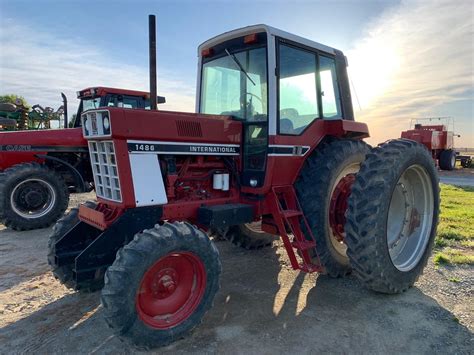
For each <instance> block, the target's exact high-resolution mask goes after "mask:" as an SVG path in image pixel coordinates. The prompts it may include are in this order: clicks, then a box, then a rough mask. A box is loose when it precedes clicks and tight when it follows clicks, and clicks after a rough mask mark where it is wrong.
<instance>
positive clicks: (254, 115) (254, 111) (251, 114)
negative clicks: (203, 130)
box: [200, 47, 268, 121]
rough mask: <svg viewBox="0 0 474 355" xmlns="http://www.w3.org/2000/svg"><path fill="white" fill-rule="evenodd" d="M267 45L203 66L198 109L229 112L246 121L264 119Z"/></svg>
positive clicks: (229, 55)
mask: <svg viewBox="0 0 474 355" xmlns="http://www.w3.org/2000/svg"><path fill="white" fill-rule="evenodd" d="M267 94H268V89H267V58H266V47H262V48H254V49H249V50H244V51H240V52H234V53H232V52H230V51H228V50H227V49H226V50H225V52H224V56H222V57H220V58H217V59H214V60H210V61H208V62H207V63H205V64H204V65H203V68H202V87H201V105H200V111H201V113H208V114H217V115H230V116H234V117H236V118H239V119H242V120H246V121H265V120H267Z"/></svg>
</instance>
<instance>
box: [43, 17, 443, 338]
mask: <svg viewBox="0 0 474 355" xmlns="http://www.w3.org/2000/svg"><path fill="white" fill-rule="evenodd" d="M150 20H151V21H150V38H151V41H150V43H151V45H150V48H151V50H150V53H151V56H150V58H151V68H152V70H151V73H153V72H154V70H153V69H154V60H153V59H154V51H153V46H154V32H155V29H154V17H151V18H150ZM198 54H199V72H198V81H197V96H196V110H197V113H183V112H167V111H160V112H158V111H155V110H154V109H155V107H153V105H152V109H153V110H151V111H144V110H134V111H127V110H124V109H121V108H117V107H110V108H108V107H99V108H97V109H93V110H88V111H85V112H83V114H82V116H81V118H82V120H83V122H88V124H89V125H90V127H93V129H92V130H89V129H86V124H83V133H84V137H85V139H86V140H87V142H88V146H89V152H90V156H91V164H92V172H93V175H94V181H95V187H96V194H97V201H98V202H97V203H88V204H85V205H81V206H80V207H79V208H78V209H75V210H73V211H72V212H71V214H69V215H68V216H66V217H65V218H64V219H62V220H61V221H59V222H58V224H57V225H56V227H55V229H54V232H53V234H52V236H51V239H50V244H49V257H48V259H49V263H50V265H51V267H52V270H53V273H54V274H55V276H56V277H57V278H58V279H59V280H60V281H61V282H62V283H64V284H66V285H67V286H69V287H73V288H75V289H79V290H95V289H99V288H102V287H103V289H102V305H103V307H104V314H105V318H106V321H107V323H108V324H109V325H110V326H111V327H112V329H113V330H114V331H115V332H116V333H117V334H119V335H120V336H123V337H124V339H127V340H130V341H131V342H133V343H135V344H138V345H140V346H143V347H153V346H161V345H165V344H169V343H170V342H172V341H174V340H176V339H179V338H181V337H183V336H184V335H186V334H187V333H188V332H189V331H190V330H192V329H193V328H194V327H196V326H197V325H198V324H199V323H200V322H201V319H202V317H203V316H204V314H205V313H206V312H207V311H208V310H209V309H210V308H211V306H212V303H213V299H214V296H215V295H216V293H217V291H218V289H219V277H220V274H221V263H220V260H219V253H218V251H217V249H216V247H215V246H214V244H213V243H212V242H211V240H210V239H209V237H208V236H207V235H206V233H205V231H209V230H218V231H219V232H220V233H222V234H223V236H225V237H229V233H231V235H233V236H234V237H232V238H230V239H232V241H235V240H238V241H241V240H242V238H235V233H244V234H248V231H249V229H250V226H249V224H251V223H257V224H258V225H259V230H255V229H254V230H252V232H253V233H268V234H270V235H279V236H280V237H281V238H282V240H283V243H284V247H285V249H286V251H287V253H288V256H289V259H290V262H291V266H292V267H293V268H294V269H295V270H301V271H302V272H324V273H327V274H329V275H330V276H332V277H339V276H344V275H346V274H348V273H350V272H351V271H354V272H355V273H356V275H358V276H359V277H360V278H361V280H362V281H363V282H364V283H365V285H366V286H367V287H368V288H370V289H372V290H375V291H378V292H382V293H389V294H392V293H400V292H403V291H405V290H407V289H408V288H409V287H411V286H412V285H413V284H414V282H415V281H416V279H417V278H418V276H419V275H420V274H421V272H422V270H423V268H424V266H425V264H426V262H427V259H428V257H429V254H430V251H431V247H432V245H433V242H434V237H435V234H436V227H437V223H438V213H439V187H438V177H437V171H436V169H435V165H434V163H433V160H432V157H431V154H430V153H429V152H428V151H427V150H426V149H425V147H424V146H423V145H422V144H420V143H417V142H415V141H413V140H407V139H397V140H391V141H388V142H385V143H384V144H381V145H380V146H378V147H376V148H373V149H372V148H370V147H369V146H368V145H367V144H366V143H365V142H364V141H363V139H364V138H366V137H368V136H369V133H368V128H367V126H366V125H365V124H364V123H360V122H356V121H354V114H353V110H352V103H351V93H350V90H349V80H348V77H347V71H346V65H347V63H346V58H345V56H344V55H343V53H342V52H341V51H339V50H337V49H334V48H331V47H328V46H325V45H322V44H320V43H316V42H313V41H310V40H307V39H304V38H301V37H298V36H295V35H292V34H289V33H286V32H283V31H280V30H277V29H275V28H272V27H269V26H265V25H256V26H250V27H245V28H241V29H238V30H234V31H231V32H227V33H224V34H222V35H219V36H217V37H214V38H212V39H210V40H208V41H206V42H204V43H203V44H201V45H200V46H199V50H198ZM150 83H151V85H150V86H151V96H152V97H154V96H156V94H155V93H156V87H155V86H154V85H153V83H154V75H153V74H152V75H151V78H150ZM131 122H133V124H131ZM245 238H246V239H247V240H249V238H252V235H249V234H248V235H247V236H246V237H245Z"/></svg>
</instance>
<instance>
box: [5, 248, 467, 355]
mask: <svg viewBox="0 0 474 355" xmlns="http://www.w3.org/2000/svg"><path fill="white" fill-rule="evenodd" d="M216 245H217V247H218V249H219V251H220V254H221V259H222V264H223V273H222V275H221V290H220V291H219V293H218V295H217V296H216V299H215V301H214V307H213V308H212V309H211V310H210V311H209V312H208V314H207V315H206V316H205V317H204V320H203V323H202V324H201V325H200V326H198V327H197V328H196V329H195V331H194V332H193V333H192V334H190V335H188V336H187V337H186V338H185V339H183V340H180V341H178V342H175V343H174V344H172V345H170V346H168V347H166V348H162V349H157V350H155V351H154V352H155V353H163V352H164V353H168V352H170V353H200V354H202V353H226V354H227V353H230V354H236V353H245V354H262V353H263V354H267V353H268V354H270V353H272V354H273V353H283V352H292V353H314V352H322V351H327V352H331V353H334V352H336V353H382V352H384V353H387V352H388V353H428V352H430V353H431V352H433V351H434V352H443V353H445V352H446V353H469V352H470V349H472V347H471V346H472V344H471V343H470V342H471V338H472V333H471V332H470V331H469V330H468V329H467V328H466V327H464V326H463V325H461V324H459V323H458V322H456V321H455V317H454V315H453V314H452V313H450V312H449V311H448V310H446V309H445V308H443V307H442V306H441V305H440V304H438V303H437V301H436V300H434V299H433V298H431V297H429V296H427V295H425V294H423V292H421V291H420V290H419V289H417V288H412V289H411V290H409V291H408V292H406V293H404V294H402V295H396V296H387V295H380V294H376V293H374V292H371V291H368V290H366V289H365V288H364V287H363V285H362V284H361V283H360V282H359V281H358V280H357V279H356V278H355V277H348V278H345V279H330V278H329V277H326V276H318V275H315V274H313V275H305V274H303V273H299V272H296V271H293V270H291V268H290V267H289V261H288V259H287V257H286V255H285V254H284V253H285V251H284V249H283V248H282V247H281V245H279V247H278V248H276V247H273V248H266V249H262V250H256V251H246V250H242V249H240V248H238V247H235V246H233V245H231V244H230V243H228V242H224V241H221V242H217V243H216ZM57 286H58V287H61V286H59V284H58V285H57ZM99 298H100V293H99V292H96V293H92V294H79V293H74V294H68V295H66V296H64V297H63V298H61V299H59V300H57V301H55V302H52V303H50V304H48V305H47V306H45V307H43V308H41V309H40V310H38V311H36V312H35V313H33V314H31V315H29V316H27V317H25V318H23V319H20V320H18V321H16V322H15V323H12V324H10V325H8V326H6V327H4V328H2V329H0V343H1V344H2V350H1V351H0V352H5V353H24V352H35V353H51V352H55V353H57V352H59V353H78V352H80V353H88V354H96V353H97V354H122V353H124V354H125V353H131V352H133V353H136V352H137V350H136V349H134V348H131V347H129V346H128V345H126V344H124V343H122V342H121V341H120V340H119V339H118V338H117V337H116V336H114V335H113V334H112V332H111V331H110V329H109V328H108V327H107V326H106V324H105V322H104V320H103V317H102V308H101V306H100V305H99V304H100V301H99Z"/></svg>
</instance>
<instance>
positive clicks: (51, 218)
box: [0, 163, 69, 231]
mask: <svg viewBox="0 0 474 355" xmlns="http://www.w3.org/2000/svg"><path fill="white" fill-rule="evenodd" d="M68 203H69V192H68V189H67V185H66V183H65V182H64V180H63V179H62V177H61V176H60V175H58V174H57V173H56V172H54V171H53V170H51V169H49V168H48V167H47V166H45V165H41V164H38V163H23V164H19V165H16V166H13V167H11V168H8V169H6V170H5V171H3V172H2V173H0V222H2V223H3V224H4V225H5V226H7V227H10V228H12V229H14V230H19V231H21V230H30V229H37V228H45V227H49V226H50V225H51V224H53V223H54V222H56V221H57V220H58V219H59V218H60V217H61V216H62V215H63V213H64V211H65V210H66V208H67V206H68Z"/></svg>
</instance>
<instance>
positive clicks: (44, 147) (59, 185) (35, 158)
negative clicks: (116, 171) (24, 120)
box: [0, 87, 164, 230]
mask: <svg viewBox="0 0 474 355" xmlns="http://www.w3.org/2000/svg"><path fill="white" fill-rule="evenodd" d="M77 97H78V99H80V103H79V108H78V111H77V116H76V117H77V119H76V120H73V121H72V122H71V126H72V128H71V129H66V128H65V129H53V130H22V131H17V132H8V133H0V222H1V223H3V224H4V225H6V226H7V227H11V228H13V229H16V230H28V229H35V228H43V227H47V226H49V225H51V224H52V223H54V222H56V221H57V220H58V219H59V218H60V217H61V216H62V215H63V213H64V211H65V210H66V208H67V206H68V202H69V192H85V191H90V190H91V189H92V188H93V186H94V182H93V177H92V171H91V166H90V161H89V154H88V149H87V141H86V140H85V139H84V138H83V136H82V129H81V122H82V121H81V119H80V116H81V113H82V112H84V111H86V110H90V109H95V108H98V107H104V106H107V107H124V108H127V109H147V108H148V109H149V105H150V103H149V102H150V100H149V97H150V96H149V93H147V92H141V91H134V90H125V89H114V88H106V87H94V88H87V89H84V90H82V91H80V92H78V94H77ZM158 100H159V102H164V97H160V98H158ZM32 112H34V114H30V122H33V123H34V126H35V127H37V128H39V127H43V128H44V127H48V125H49V120H50V118H51V115H52V114H56V115H59V114H60V113H64V123H65V127H68V118H67V100H66V97H65V95H64V94H63V106H61V108H60V110H58V111H56V113H54V112H53V111H52V109H49V108H46V109H43V108H42V107H41V106H39V105H35V106H33V111H32ZM93 128H94V127H90V128H89V127H88V128H87V129H90V130H91V131H93Z"/></svg>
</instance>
